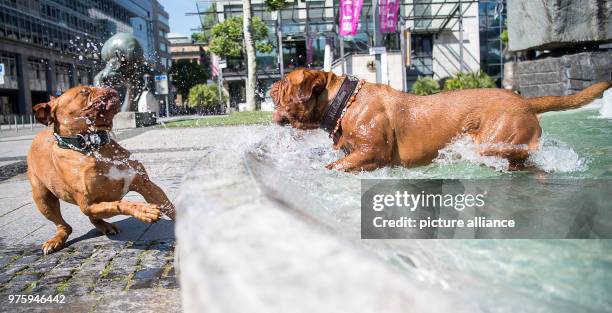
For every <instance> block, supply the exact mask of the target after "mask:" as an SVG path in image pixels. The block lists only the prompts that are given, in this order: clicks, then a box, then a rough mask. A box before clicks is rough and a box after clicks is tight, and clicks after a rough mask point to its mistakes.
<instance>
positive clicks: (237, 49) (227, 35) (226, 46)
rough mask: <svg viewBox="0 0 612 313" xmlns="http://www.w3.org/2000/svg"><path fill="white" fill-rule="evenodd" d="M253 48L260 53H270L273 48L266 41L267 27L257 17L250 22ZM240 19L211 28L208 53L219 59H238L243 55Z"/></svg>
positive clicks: (236, 18) (230, 19)
mask: <svg viewBox="0 0 612 313" xmlns="http://www.w3.org/2000/svg"><path fill="white" fill-rule="evenodd" d="M251 26H252V30H253V40H254V41H255V48H256V49H257V50H258V51H260V52H266V53H267V52H270V51H272V49H273V48H274V47H273V45H272V44H271V43H270V42H269V41H268V26H267V25H266V23H264V22H262V20H261V19H260V18H259V17H253V20H252V25H251ZM243 42H244V35H243V32H242V17H238V16H235V17H232V18H229V19H227V20H225V21H224V22H223V23H219V24H217V25H215V26H214V27H213V28H212V32H211V39H210V51H212V52H213V53H214V54H216V55H218V56H221V57H239V56H241V55H242V54H243V53H244V44H243Z"/></svg>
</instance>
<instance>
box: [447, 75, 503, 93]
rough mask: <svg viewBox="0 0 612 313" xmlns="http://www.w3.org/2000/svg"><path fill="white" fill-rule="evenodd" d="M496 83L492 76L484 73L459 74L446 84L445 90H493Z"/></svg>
mask: <svg viewBox="0 0 612 313" xmlns="http://www.w3.org/2000/svg"><path fill="white" fill-rule="evenodd" d="M493 87H495V82H494V81H493V79H492V78H491V76H489V75H487V74H486V73H484V72H482V71H478V72H472V73H458V74H456V75H455V76H453V77H451V78H449V79H447V80H446V82H444V90H457V89H472V88H493Z"/></svg>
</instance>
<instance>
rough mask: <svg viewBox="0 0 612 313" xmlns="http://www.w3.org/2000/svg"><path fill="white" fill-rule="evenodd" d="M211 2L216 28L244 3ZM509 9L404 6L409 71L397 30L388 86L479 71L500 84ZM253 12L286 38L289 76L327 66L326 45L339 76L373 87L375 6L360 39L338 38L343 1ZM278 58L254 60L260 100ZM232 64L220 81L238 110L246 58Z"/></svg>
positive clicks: (389, 45) (490, 1)
mask: <svg viewBox="0 0 612 313" xmlns="http://www.w3.org/2000/svg"><path fill="white" fill-rule="evenodd" d="M214 3H215V7H214V10H213V12H211V10H210V6H209V4H210V2H202V3H199V4H198V9H199V13H200V16H201V17H202V22H204V21H205V19H204V17H205V16H209V15H211V14H214V15H215V17H216V21H217V22H222V21H224V20H225V19H227V18H229V17H232V16H242V2H241V1H238V0H218V1H214ZM504 4H505V0H503V1H502V0H499V1H498V0H483V1H476V0H461V1H459V0H406V1H402V5H401V6H400V18H399V21H398V23H399V27H398V30H405V31H406V38H408V39H407V40H408V41H409V44H408V45H407V47H408V48H407V50H409V55H410V56H409V58H406V59H407V64H406V65H407V66H406V69H405V71H404V70H403V69H402V67H401V66H399V64H401V59H402V58H401V56H400V54H401V53H400V51H401V46H400V43H401V38H400V31H398V32H397V33H393V34H384V35H382V45H384V46H385V47H386V51H387V55H386V57H385V62H383V66H385V69H386V73H387V75H386V77H388V79H387V81H385V82H383V83H387V84H390V85H391V86H392V87H394V88H396V89H400V90H402V89H404V90H410V87H411V85H412V84H413V83H414V82H415V81H416V80H417V79H418V78H419V77H422V76H431V77H433V78H435V79H443V78H445V77H449V76H452V75H454V74H456V73H458V72H461V71H464V72H474V71H478V70H483V71H485V72H487V73H489V74H490V75H492V76H493V77H494V78H500V77H501V71H500V62H499V59H500V58H499V56H500V55H501V51H502V49H503V47H502V49H500V41H499V34H500V32H501V30H502V28H503V23H504V21H503V19H505V9H504ZM497 9H500V10H503V14H500V15H496V14H495V13H494V10H497ZM252 10H253V16H258V17H260V18H261V19H262V20H263V21H264V22H265V23H266V24H267V25H268V27H269V36H270V38H269V40H270V41H271V42H273V43H275V44H276V43H277V42H278V38H277V35H278V34H279V33H280V34H281V35H282V45H283V49H282V61H283V70H284V72H285V73H287V72H289V71H291V70H292V69H294V68H298V67H310V68H318V69H321V68H323V65H324V62H325V60H324V59H325V46H326V45H328V46H329V48H331V51H332V70H333V71H334V72H337V73H340V74H341V73H346V74H354V75H359V76H360V77H363V78H365V79H367V80H371V81H375V72H376V69H375V68H374V67H373V66H372V63H373V62H374V56H371V55H370V54H369V48H370V47H371V46H372V42H373V38H372V34H373V32H374V22H373V19H372V2H371V1H367V0H366V1H364V3H363V8H362V12H361V20H360V24H359V29H358V32H357V34H356V35H355V36H347V37H340V36H338V34H337V23H338V22H337V16H339V14H338V11H339V1H338V0H303V1H296V2H294V3H292V4H290V5H289V6H288V7H286V8H284V9H282V10H279V11H273V12H270V11H268V10H267V8H266V7H265V4H264V1H263V0H252ZM483 19H484V20H483ZM500 22H501V23H502V24H500ZM203 25H205V24H204V23H203ZM500 25H502V26H501V27H500ZM495 39H497V41H495ZM341 40H342V42H341ZM342 52H344V55H342ZM279 60H280V58H279V56H278V53H277V51H276V49H275V50H274V51H273V52H272V53H267V54H264V53H258V54H257V64H258V78H259V91H260V94H265V95H266V96H268V90H269V86H270V85H271V84H272V83H273V82H274V81H275V80H277V79H278V78H279V77H280V66H279V65H280V63H279ZM482 60H484V61H485V62H482ZM398 63H399V64H398ZM227 64H228V68H227V69H225V70H223V77H224V79H225V86H226V87H227V88H228V91H229V94H230V98H231V99H230V101H231V105H232V106H234V107H235V106H237V103H240V102H243V101H244V79H245V77H246V72H245V65H244V60H243V58H236V59H228V60H227ZM499 80H501V79H499Z"/></svg>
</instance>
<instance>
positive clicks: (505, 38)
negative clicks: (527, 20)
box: [499, 20, 509, 46]
mask: <svg viewBox="0 0 612 313" xmlns="http://www.w3.org/2000/svg"><path fill="white" fill-rule="evenodd" d="M508 38H509V37H508V20H506V21H505V22H504V29H503V30H502V32H501V34H499V39H500V40H501V41H502V43H503V44H504V45H506V46H507V45H508Z"/></svg>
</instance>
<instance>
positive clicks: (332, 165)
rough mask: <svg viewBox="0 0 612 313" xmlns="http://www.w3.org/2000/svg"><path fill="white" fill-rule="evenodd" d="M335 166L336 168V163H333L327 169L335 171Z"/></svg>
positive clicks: (326, 166)
mask: <svg viewBox="0 0 612 313" xmlns="http://www.w3.org/2000/svg"><path fill="white" fill-rule="evenodd" d="M335 166H336V162H332V163H329V164H327V165H325V168H326V169H328V170H333V169H334V167H335Z"/></svg>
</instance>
